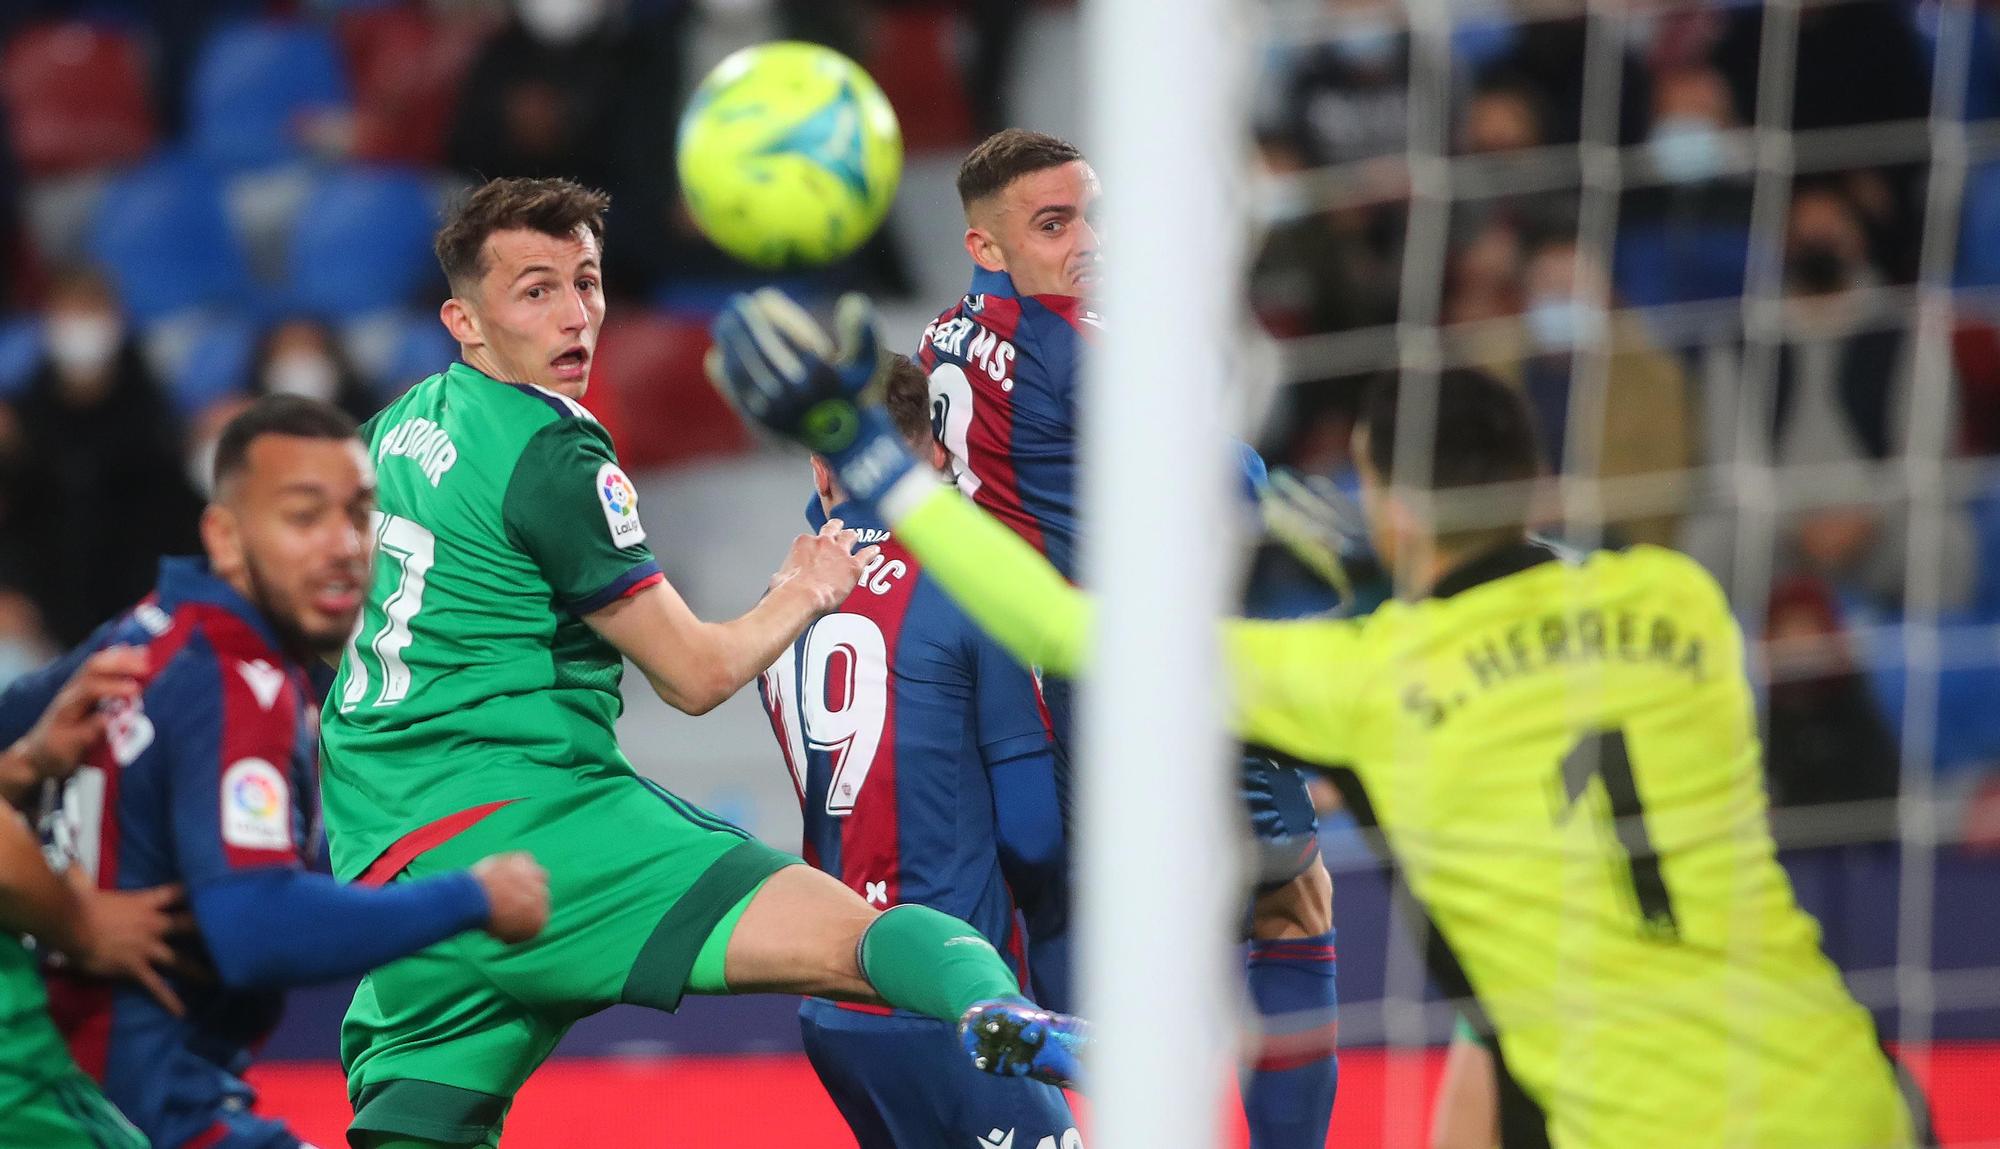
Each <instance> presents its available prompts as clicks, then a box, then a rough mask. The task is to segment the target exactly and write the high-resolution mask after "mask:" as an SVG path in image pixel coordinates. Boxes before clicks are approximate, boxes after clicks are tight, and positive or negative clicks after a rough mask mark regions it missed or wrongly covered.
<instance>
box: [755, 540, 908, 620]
mask: <svg viewBox="0 0 2000 1149" xmlns="http://www.w3.org/2000/svg"><path fill="white" fill-rule="evenodd" d="M860 541H861V536H860V535H858V534H856V533H855V532H853V531H850V530H847V529H846V524H844V523H842V522H841V521H840V520H839V519H828V520H827V521H826V525H824V526H822V527H820V529H819V533H818V534H816V535H800V536H799V537H798V538H795V539H793V540H792V550H791V553H790V554H788V555H786V556H785V565H784V566H782V567H779V568H778V573H777V574H774V575H772V576H771V589H772V590H773V591H775V590H777V589H778V588H779V587H784V586H789V587H792V588H793V589H794V590H795V591H797V592H798V593H801V594H804V595H805V596H806V597H807V601H808V602H810V603H811V605H812V612H813V614H814V616H815V617H817V616H819V615H822V614H826V613H827V612H829V611H831V610H834V609H836V608H837V607H839V606H840V604H841V603H843V602H845V601H847V595H848V592H849V591H852V590H853V589H854V584H855V583H858V582H860V581H861V572H862V571H864V570H866V569H867V568H868V564H869V563H871V562H874V561H875V556H876V555H879V554H881V553H882V548H881V547H863V548H861V550H859V551H856V550H855V549H854V544H855V543H857V542H860Z"/></svg>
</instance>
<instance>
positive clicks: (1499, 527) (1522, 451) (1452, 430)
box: [1361, 367, 1542, 546]
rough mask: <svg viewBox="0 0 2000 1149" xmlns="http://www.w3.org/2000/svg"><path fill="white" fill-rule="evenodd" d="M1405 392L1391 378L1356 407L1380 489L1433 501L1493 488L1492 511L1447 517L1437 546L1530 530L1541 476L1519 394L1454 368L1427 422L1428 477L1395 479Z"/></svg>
mask: <svg viewBox="0 0 2000 1149" xmlns="http://www.w3.org/2000/svg"><path fill="white" fill-rule="evenodd" d="M1404 391H1405V388H1404V385H1403V384H1402V383H1400V381H1399V380H1398V379H1397V377H1395V376H1393V375H1391V376H1386V377H1384V378H1381V379H1378V380H1376V382H1375V384H1374V385H1373V386H1372V387H1370V388H1369V390H1368V396H1367V398H1366V399H1364V400H1363V401H1362V404H1361V423H1362V425H1363V426H1365V427H1367V428H1368V463H1369V465H1370V466H1372V467H1373V468H1374V469H1375V473H1376V474H1377V475H1380V476H1381V478H1382V481H1383V482H1384V483H1390V484H1394V485H1396V486H1401V487H1404V488H1405V489H1408V488H1415V489H1417V490H1421V491H1428V492H1432V493H1437V492H1444V491H1454V490H1460V489H1465V488H1479V487H1492V488H1494V490H1493V491H1492V492H1491V496H1492V499H1493V500H1494V501H1493V502H1492V503H1491V504H1488V505H1484V506H1481V507H1479V508H1477V509H1478V511H1479V514H1478V515H1477V516H1476V521H1473V522H1460V521H1458V520H1459V519H1461V518H1470V517H1473V516H1462V515H1452V516H1448V517H1447V519H1446V521H1444V522H1443V523H1441V524H1440V525H1439V527H1438V530H1437V536H1438V538H1439V539H1440V540H1442V541H1445V542H1446V543H1448V544H1454V545H1461V546H1462V545H1465V544H1467V543H1469V542H1472V541H1475V540H1479V539H1483V538H1486V537H1488V536H1492V537H1500V536H1508V535H1518V534H1520V533H1521V532H1522V531H1524V530H1526V529H1527V522H1528V515H1529V510H1530V506H1529V504H1530V503H1531V501H1532V497H1533V492H1532V486H1533V482H1534V480H1535V478H1536V477H1537V476H1539V475H1540V474H1541V472H1542V453H1541V445H1540V442H1539V437H1538V436H1537V435H1536V433H1535V421H1534V419H1533V417H1532V416H1531V415H1530V414H1529V412H1528V403H1527V400H1526V399H1525V398H1523V397H1522V395H1521V393H1520V392H1519V391H1517V390H1515V389H1514V388H1512V387H1509V386H1508V385H1507V384H1505V383H1503V382H1501V381H1500V380H1498V379H1496V378H1494V377H1493V376H1491V375H1488V374H1487V373H1485V372H1484V371H1477V370H1473V369H1471V368H1465V367H1457V368H1451V369H1448V370H1446V371H1443V372H1441V373H1440V374H1439V375H1438V379H1437V409H1436V410H1435V411H1434V412H1433V418H1432V419H1431V442H1430V455H1431V466H1430V474H1428V475H1404V474H1398V473H1397V472H1396V469H1395V467H1396V439H1397V427H1396V421H1397V415H1398V413H1399V412H1398V407H1399V406H1400V404H1401V400H1402V397H1403V394H1404Z"/></svg>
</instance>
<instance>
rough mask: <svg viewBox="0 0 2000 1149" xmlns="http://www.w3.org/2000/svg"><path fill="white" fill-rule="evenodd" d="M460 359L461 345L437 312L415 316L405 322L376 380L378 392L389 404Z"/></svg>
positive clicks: (413, 314)
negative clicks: (459, 345) (445, 326)
mask: <svg viewBox="0 0 2000 1149" xmlns="http://www.w3.org/2000/svg"><path fill="white" fill-rule="evenodd" d="M457 358H458V344H457V343H456V342H454V341H453V340H452V337H451V335H450V334H449V333H448V332H446V331H445V329H444V324H442V323H439V322H438V317H437V313H436V312H428V313H422V314H417V313H412V314H411V315H410V316H409V318H408V319H406V320H405V321H404V324H403V329H402V331H401V332H400V333H399V334H398V336H397V338H396V346H395V349H394V350H393V351H391V352H390V353H389V360H388V362H387V363H386V364H385V365H384V366H383V368H382V373H381V374H380V375H379V376H378V377H377V378H376V379H375V380H374V384H375V393H376V394H377V395H379V396H381V397H382V398H383V399H384V400H385V401H386V400H389V399H393V398H395V397H396V396H398V395H401V394H402V393H403V392H405V391H407V390H409V389H410V387H411V386H412V385H414V384H416V383H419V382H422V381H423V380H424V379H427V378H429V377H430V376H432V375H435V374H437V373H438V372H440V371H442V370H444V369H445V368H446V367H449V366H451V364H452V362H453V361H454V360H456V359H457Z"/></svg>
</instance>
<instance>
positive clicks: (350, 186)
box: [285, 168, 437, 320]
mask: <svg viewBox="0 0 2000 1149" xmlns="http://www.w3.org/2000/svg"><path fill="white" fill-rule="evenodd" d="M436 226H437V209H436V205H435V204H434V203H433V202H432V199H431V193H430V188H429V187H428V185H426V183H425V182H424V181H423V180H422V179H421V178H419V177H418V176H415V175H412V174H410V173H407V172H401V171H390V170H369V169H361V168H348V169H339V170H336V171H333V172H331V173H329V174H327V175H326V176H324V177H322V178H321V179H320V180H319V181H318V183H317V184H315V185H314V187H313V188H312V190H311V191H310V192H308V193H307V195H306V199H305V203H304V204H303V205H302V206H301V208H300V210H299V215H298V219H297V222H296V223H295V224H294V225H293V228H292V238H291V250H290V252H289V254H288V256H287V258H286V261H285V266H286V280H287V282H288V283H289V285H290V288H289V293H288V294H289V296H290V303H291V306H292V308H293V309H295V310H300V311H305V312H309V313H311V314H314V315H318V316H321V317H323V318H327V319H335V320H344V319H351V318H354V317H355V316H358V315H364V314H367V313H368V312H371V311H380V310H382V309H384V308H389V307H397V306H400V305H402V304H404V303H406V302H408V301H409V299H410V297H411V296H412V295H414V294H415V293H416V292H417V291H418V289H420V288H422V287H423V286H424V285H425V284H426V283H428V282H430V280H431V278H432V276H433V275H434V274H435V272H436V268H435V265H434V264H433V263H432V260H431V233H432V230H433V229H434V228H435V227H436Z"/></svg>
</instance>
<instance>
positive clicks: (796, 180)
mask: <svg viewBox="0 0 2000 1149" xmlns="http://www.w3.org/2000/svg"><path fill="white" fill-rule="evenodd" d="M675 158H676V161H677V163H678V166H679V168H680V176H681V191H682V193H683V194H684V195H685V196H686V198H687V206H688V212H689V213H690V214H691V215H693V217H694V221H695V224H696V225H697V226H699V227H700V228H701V230H702V232H703V234H705V235H707V236H708V238H710V239H712V240H714V241H715V243H716V246H718V247H720V248H722V249H723V250H724V251H726V252H728V253H729V254H731V255H733V256H735V257H736V258H738V259H740V260H742V261H743V262H745V263H748V264H752V265H755V266H757V267H763V268H784V267H804V266H812V265H817V264H822V263H827V262H830V261H832V260H836V259H839V258H840V257H841V256H843V255H846V254H847V253H849V252H851V251H853V250H854V249H855V248H857V247H860V246H861V244H862V243H863V242H864V241H866V240H867V238H868V237H869V236H871V235H873V234H874V233H875V229H876V228H877V227H880V226H881V224H882V219H883V217H884V216H886V215H887V214H888V213H889V204H890V202H891V201H892V200H894V199H895V198H896V183H897V181H898V180H900V179H901V178H902V174H903V132H902V128H901V127H900V126H898V125H897V123H896V113H895V110H894V109H892V108H891V107H890V106H889V101H888V99H887V97H885V96H883V95H882V89H880V88H878V87H876V86H875V81H874V80H872V79H870V78H869V76H868V73H867V72H865V71H863V70H862V69H861V66H860V65H859V64H856V63H855V62H854V61H852V60H850V59H848V58H847V57H845V56H843V55H841V54H840V53H838V52H836V51H834V50H832V49H831V48H823V47H821V46H819V45H818V44H803V43H798V42H795V41H778V42H774V43H769V44H756V45H752V46H751V47H748V48H744V49H743V50H741V51H739V52H736V53H734V54H732V55H730V56H729V57H728V58H727V59H725V60H723V61H722V62H721V63H720V64H717V65H716V66H715V70H714V71H712V72H710V73H709V74H708V77H707V78H706V79H704V80H703V81H702V82H701V86H700V87H698V88H696V89H695V92H694V95H693V96H692V97H690V98H689V100H688V106H687V111H685V112H683V113H682V114H681V126H680V142H679V145H678V147H677V149H676V155H675Z"/></svg>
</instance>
